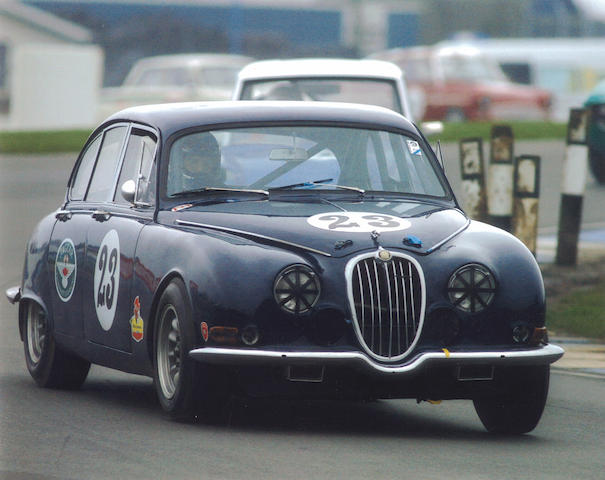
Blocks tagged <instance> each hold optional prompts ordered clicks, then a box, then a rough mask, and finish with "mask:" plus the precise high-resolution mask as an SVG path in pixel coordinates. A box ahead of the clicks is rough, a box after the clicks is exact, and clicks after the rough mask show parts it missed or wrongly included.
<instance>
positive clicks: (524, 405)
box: [473, 365, 550, 434]
mask: <svg viewBox="0 0 605 480" xmlns="http://www.w3.org/2000/svg"><path fill="white" fill-rule="evenodd" d="M506 374H507V376H508V377H510V378H509V388H508V389H507V392H506V393H505V394H502V395H498V396H488V397H480V398H476V399H475V400H473V403H474V405H475V410H476V411H477V415H479V419H480V420H481V422H482V423H483V426H484V427H485V428H486V429H487V430H488V431H489V432H492V433H503V434H521V433H527V432H530V431H532V430H533V429H534V428H536V425H538V422H539V421H540V417H541V416H542V412H543V411H544V406H545V405H546V397H547V396H548V384H549V379H550V366H549V365H545V366H536V367H525V368H516V369H511V370H510V371H508V372H506Z"/></svg>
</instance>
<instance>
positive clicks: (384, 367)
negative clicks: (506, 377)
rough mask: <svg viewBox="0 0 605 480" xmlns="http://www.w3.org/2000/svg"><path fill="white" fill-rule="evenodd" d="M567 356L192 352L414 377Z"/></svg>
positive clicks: (215, 360) (235, 362) (249, 362)
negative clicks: (380, 357) (389, 358)
mask: <svg viewBox="0 0 605 480" xmlns="http://www.w3.org/2000/svg"><path fill="white" fill-rule="evenodd" d="M563 354H564V350H563V349H562V348H561V347H559V346H557V345H552V344H548V345H540V346H536V347H527V348H525V349H514V350H513V349H511V350H505V351H504V350H500V351H454V352H450V351H448V350H447V349H443V350H442V351H440V352H438V351H432V352H422V353H419V354H417V355H415V356H413V357H411V358H409V359H406V361H404V362H401V363H399V364H395V365H389V364H383V363H379V362H377V361H375V360H374V359H372V358H371V357H369V356H367V355H365V354H364V353H362V352H359V351H309V350H306V351H293V350H288V351H286V350H283V351H282V350H257V349H243V348H223V347H202V348H196V349H194V350H191V351H190V352H189V356H190V357H191V358H193V359H194V360H196V361H199V362H203V363H208V364H215V365H223V366H243V365H245V366H253V365H255V366H295V365H306V366H310V365H316V366H338V367H350V368H353V369H356V370H360V371H363V372H365V373H367V374H370V375H373V376H378V377H392V376H402V377H405V376H407V375H413V374H414V373H417V372H419V371H420V370H422V369H423V368H426V367H429V366H453V367H459V366H467V365H486V366H487V365H489V366H494V367H500V366H505V367H506V366H522V365H548V364H551V363H554V362H556V361H557V360H558V359H559V358H561V357H562V356H563Z"/></svg>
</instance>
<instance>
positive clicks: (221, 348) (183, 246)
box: [7, 101, 563, 433]
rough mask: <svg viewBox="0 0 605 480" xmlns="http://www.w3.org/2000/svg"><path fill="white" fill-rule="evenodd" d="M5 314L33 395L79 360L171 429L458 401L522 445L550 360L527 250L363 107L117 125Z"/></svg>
mask: <svg viewBox="0 0 605 480" xmlns="http://www.w3.org/2000/svg"><path fill="white" fill-rule="evenodd" d="M7 296H8V298H9V300H10V301H11V302H12V303H17V302H18V303H19V313H18V321H19V331H20V335H21V339H22V341H23V345H24V354H25V360H26V365H27V368H28V370H29V372H30V374H31V375H32V377H33V378H34V380H35V381H36V382H37V383H38V384H39V385H40V386H43V387H72V388H73V387H77V386H80V385H81V384H82V383H83V382H84V381H85V379H86V376H87V374H88V369H89V367H90V364H91V363H96V364H100V365H104V366H107V367H111V368H115V369H118V370H123V371H126V372H129V373H135V374H141V375H148V376H150V377H153V378H154V385H155V388H156V392H157V395H158V398H159V402H160V404H161V406H162V408H163V409H164V410H165V411H166V412H167V413H168V414H169V415H170V416H171V417H173V418H183V419H185V418H187V419H189V418H192V417H193V416H194V415H196V414H200V415H202V416H205V417H206V418H213V417H212V416H213V415H214V414H215V413H216V409H217V408H218V407H219V406H220V405H224V404H225V403H226V402H224V396H225V395H228V394H229V393H230V392H233V391H235V392H236V393H238V394H241V393H242V392H245V393H247V394H249V395H257V396H259V395H262V396H269V397H271V396H289V397H294V398H303V397H312V398H317V397H322V398H326V397H327V398H332V399H344V398H353V399H375V398H412V399H417V400H418V401H421V400H439V399H444V400H445V399H471V400H473V402H474V405H475V408H476V410H477V413H478V415H479V418H480V419H481V421H482V422H483V424H484V425H485V427H486V428H487V429H488V430H490V431H493V432H508V433H524V432H527V431H530V430H532V429H533V428H534V427H535V426H536V424H537V423H538V421H539V419H540V417H541V415H542V412H543V409H544V406H545V403H546V398H547V394H548V382H549V372H550V364H551V363H552V362H555V361H556V360H557V359H558V358H559V357H560V356H561V355H562V354H563V350H562V349H561V348H559V347H557V346H555V345H551V344H549V343H548V337H547V334H546V328H545V326H544V320H545V295H544V285H543V282H542V277H541V274H540V269H539V267H538V264H537V263H536V260H535V259H534V257H533V255H532V254H531V252H530V251H529V250H528V249H527V248H526V247H525V246H524V245H523V243H521V242H520V241H519V240H517V239H516V238H514V237H513V236H511V235H509V234H508V233H506V232H503V231H501V230H498V229H496V228H494V227H491V226H489V225H485V224H481V223H479V222H476V221H473V220H471V219H470V218H468V217H467V216H466V215H465V214H464V212H462V210H461V209H460V207H459V205H458V203H457V201H456V199H455V197H454V194H453V193H452V189H451V187H450V185H449V183H448V181H447V179H446V177H445V174H444V171H443V169H442V168H441V166H440V162H439V160H438V159H437V158H436V156H435V154H434V152H433V151H432V150H431V147H430V146H429V144H428V143H427V142H426V140H425V139H424V137H423V136H422V135H421V134H420V132H419V131H418V129H417V128H416V127H415V126H414V125H413V124H411V123H410V122H409V121H408V120H406V119H405V118H404V117H403V116H401V115H399V114H397V113H395V112H393V111H391V110H388V109H385V108H380V107H376V106H370V105H351V104H345V103H322V102H241V101H238V102H208V103H181V104H170V105H150V106H142V107H134V108H131V109H127V110H123V111H121V112H118V113H116V114H115V115H113V116H112V117H110V118H109V119H108V120H107V121H105V122H103V123H102V124H101V125H100V126H99V127H98V128H97V129H96V130H95V131H94V132H93V133H92V135H91V137H90V139H89V140H88V141H87V142H86V144H85V146H84V148H83V150H82V152H81V154H80V156H79V158H78V160H77V162H76V165H75V167H74V169H73V172H72V174H71V177H70V180H69V183H68V188H67V192H66V196H65V200H64V201H63V202H62V203H61V205H60V206H59V208H58V209H57V210H56V211H54V212H52V213H50V214H49V215H48V216H46V217H45V218H44V219H43V220H41V222H40V223H39V224H38V226H37V227H36V229H35V231H34V233H33V234H32V236H31V238H30V240H29V244H28V246H27V249H26V258H25V263H24V269H23V277H22V283H21V285H20V286H17V287H13V288H10V289H9V290H8V291H7Z"/></svg>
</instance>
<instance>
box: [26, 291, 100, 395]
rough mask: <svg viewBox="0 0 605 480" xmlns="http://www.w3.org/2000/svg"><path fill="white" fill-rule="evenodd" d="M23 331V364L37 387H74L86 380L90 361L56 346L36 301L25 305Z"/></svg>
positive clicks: (43, 314) (42, 311)
mask: <svg viewBox="0 0 605 480" xmlns="http://www.w3.org/2000/svg"><path fill="white" fill-rule="evenodd" d="M25 308H26V311H25V318H24V322H25V323H24V331H23V335H24V337H23V347H24V351H25V363H26V364H27V369H28V370H29V373H30V375H31V376H32V378H33V379H34V380H35V381H36V383H37V384H38V385H40V386H41V387H48V388H78V387H80V386H81V385H82V383H84V380H86V376H87V375H88V370H89V369H90V362H88V361H86V360H84V359H82V358H80V357H77V356H75V355H72V354H70V353H67V352H64V351H63V350H62V349H61V348H60V347H58V346H57V344H56V343H55V340H54V338H53V335H52V331H51V329H50V327H49V323H48V319H47V317H46V314H45V312H44V310H43V309H42V308H41V307H40V305H39V304H38V303H36V302H33V301H29V302H27V305H26V307H25Z"/></svg>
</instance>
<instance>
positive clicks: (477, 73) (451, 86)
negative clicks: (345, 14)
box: [370, 43, 551, 121]
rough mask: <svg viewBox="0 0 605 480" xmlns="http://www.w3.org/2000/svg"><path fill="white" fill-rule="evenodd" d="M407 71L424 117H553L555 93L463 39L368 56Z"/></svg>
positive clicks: (501, 118)
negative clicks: (513, 76)
mask: <svg viewBox="0 0 605 480" xmlns="http://www.w3.org/2000/svg"><path fill="white" fill-rule="evenodd" d="M370 58H376V59H381V60H387V61H390V62H393V63H395V64H397V65H398V66H399V67H401V69H402V70H404V71H405V73H406V80H407V82H408V86H409V88H410V90H412V91H414V96H413V97H414V98H415V99H417V101H418V105H417V106H416V109H417V111H418V112H419V116H420V118H422V119H423V120H442V121H465V120H473V121H500V120H546V119H549V115H550V105H551V94H550V93H549V92H547V91H546V90H542V89H539V88H535V87H530V86H526V85H520V84H516V83H513V82H511V81H510V80H508V79H507V77H506V75H505V74H504V72H503V71H502V69H501V68H500V66H499V64H498V63H497V62H496V61H495V60H493V59H491V58H489V57H486V56H485V55H483V54H482V53H481V52H480V50H479V49H477V48H475V47H472V46H469V45H464V44H448V43H442V44H436V45H434V46H423V47H411V48H396V49H392V50H387V51H384V52H378V53H375V54H373V55H371V56H370Z"/></svg>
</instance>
